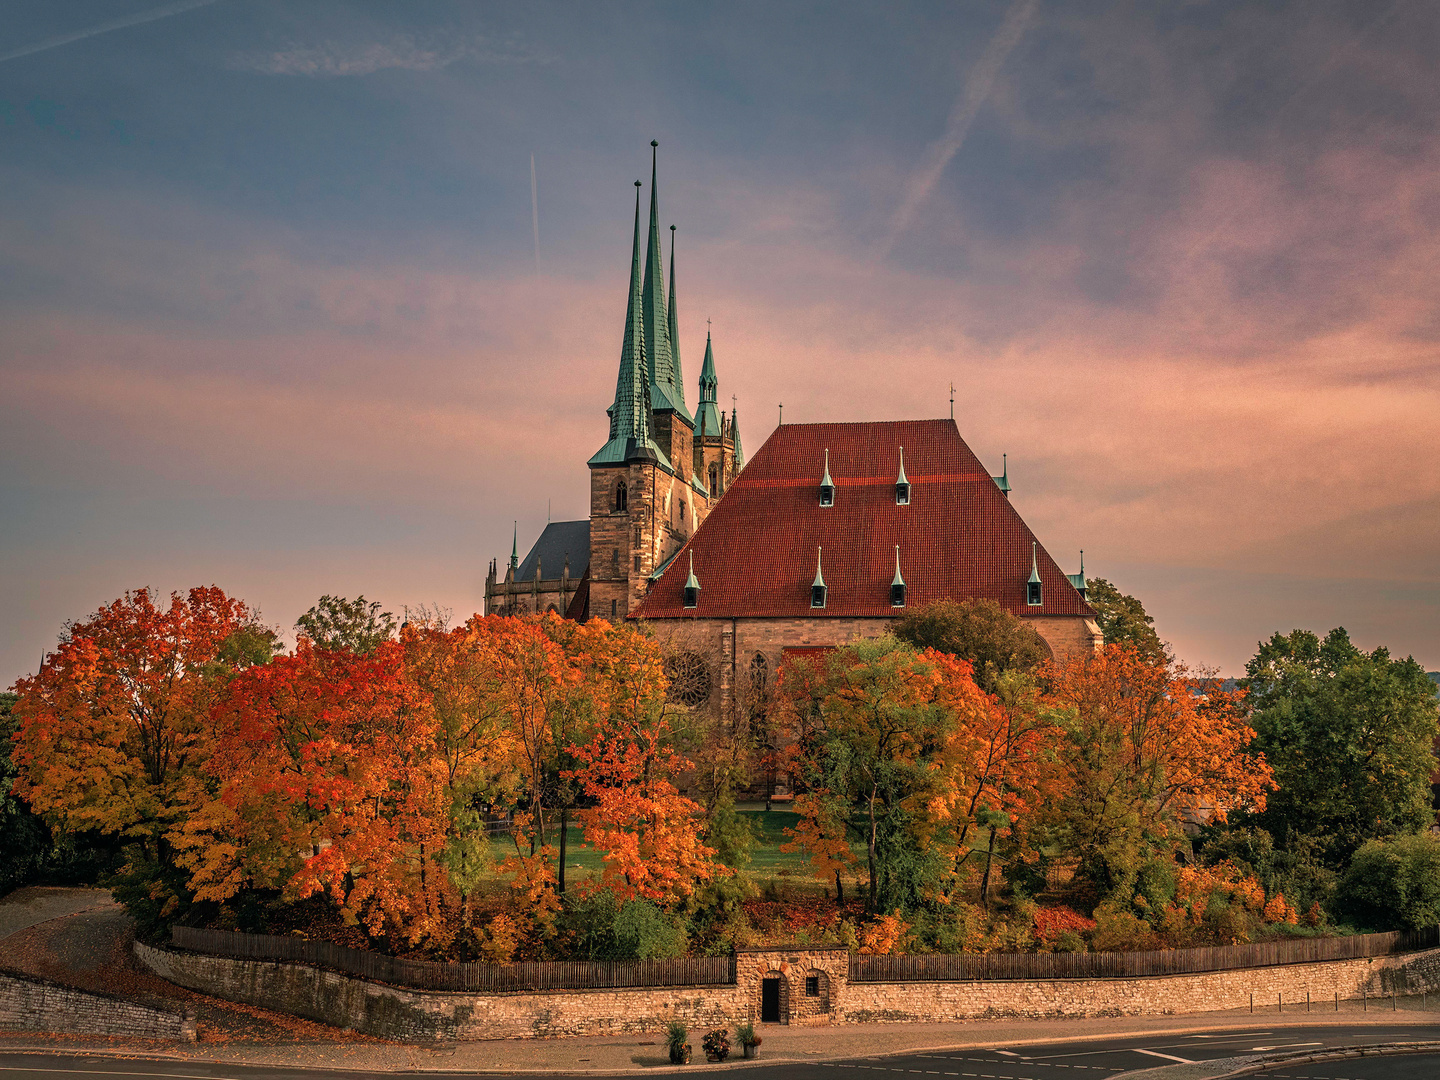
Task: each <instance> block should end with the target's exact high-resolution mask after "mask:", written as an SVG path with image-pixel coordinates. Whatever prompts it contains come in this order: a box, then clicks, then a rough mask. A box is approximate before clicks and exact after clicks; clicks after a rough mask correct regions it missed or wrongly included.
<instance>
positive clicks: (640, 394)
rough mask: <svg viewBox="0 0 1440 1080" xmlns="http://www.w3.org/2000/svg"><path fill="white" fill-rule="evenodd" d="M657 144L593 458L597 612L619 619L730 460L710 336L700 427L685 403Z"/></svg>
mask: <svg viewBox="0 0 1440 1080" xmlns="http://www.w3.org/2000/svg"><path fill="white" fill-rule="evenodd" d="M658 146H659V144H658V143H656V142H651V144H650V149H651V154H650V220H649V232H648V236H647V239H646V240H645V242H644V252H645V254H644V258H643V260H642V258H641V243H642V241H641V230H642V227H643V226H642V224H641V222H642V219H641V204H640V190H639V189H640V188H641V187H642V186H643V185H642V184H641V183H640V181H638V180H637V181H636V182H635V186H636V191H635V230H634V235H633V237H632V241H631V247H630V289H629V294H628V296H627V300H626V309H625V327H624V331H623V333H622V335H621V343H620V370H619V372H618V375H617V377H616V380H615V400H614V401H613V402H612V403H611V405H610V408H609V410H608V413H609V417H610V429H609V437H608V438H607V440H606V442H605V445H604V446H602V447H601V448H600V449H599V450H597V451H596V452H595V454H594V455H593V456H591V458H590V462H589V465H590V562H589V568H588V569H587V571H586V575H587V576H588V579H589V584H588V596H589V600H588V609H587V613H588V615H589V616H592V617H600V618H606V619H608V618H623V617H624V616H625V615H627V614H629V612H630V610H631V609H632V608H633V607H634V606H635V605H636V604H638V603H639V602H640V600H642V599H643V598H644V596H645V593H646V591H647V590H648V589H649V587H650V582H651V579H652V576H653V575H654V574H655V573H656V572H657V571H658V570H659V569H660V568H661V567H663V566H664V565H665V564H666V563H668V562H669V560H670V559H671V558H672V557H673V556H674V555H675V553H676V552H677V551H679V550H680V548H681V547H682V546H683V545H684V543H685V542H686V541H687V540H688V539H689V538H690V535H691V533H693V532H694V530H695V528H696V527H698V525H699V524H700V522H701V521H703V520H704V519H705V517H706V515H707V514H708V513H709V512H710V508H711V507H712V506H713V505H714V504H715V501H716V500H717V499H718V498H719V497H720V494H721V491H722V490H723V489H724V487H725V485H726V483H727V482H728V480H729V478H730V477H731V476H732V475H733V469H734V443H733V440H732V437H731V430H732V429H733V426H734V422H733V419H732V420H730V421H728V422H727V419H726V417H725V414H724V413H722V412H720V411H719V406H718V405H717V404H716V401H717V397H716V393H717V383H716V379H715V358H714V354H713V351H712V349H711V347H710V343H709V341H708V339H707V341H706V349H705V374H704V376H703V377H702V379H701V400H702V405H703V407H702V416H703V417H704V418H705V427H704V431H703V433H702V431H699V430H697V429H696V419H695V417H693V416H691V414H690V410H689V409H688V408H687V407H686V405H685V391H684V389H683V385H682V383H683V379H684V375H683V373H682V370H683V369H682V368H681V364H680V327H679V321H680V320H679V305H678V304H677V302H676V282H675V278H676V272H675V233H676V229H675V226H673V225H672V226H670V279H669V282H668V284H669V292H668V295H667V294H666V288H665V286H666V284H667V282H666V279H665V260H664V252H663V249H662V247H661V242H660V200H659V196H658V194H657V179H658V175H657V174H658V165H657V159H658Z"/></svg>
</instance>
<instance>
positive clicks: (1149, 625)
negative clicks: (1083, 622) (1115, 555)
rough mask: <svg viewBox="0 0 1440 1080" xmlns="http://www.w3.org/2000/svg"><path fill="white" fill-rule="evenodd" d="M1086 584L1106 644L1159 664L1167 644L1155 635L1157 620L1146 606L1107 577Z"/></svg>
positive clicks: (1093, 579) (1087, 594)
mask: <svg viewBox="0 0 1440 1080" xmlns="http://www.w3.org/2000/svg"><path fill="white" fill-rule="evenodd" d="M1086 585H1087V590H1086V597H1087V599H1088V600H1089V603H1090V606H1091V607H1093V608H1094V609H1095V614H1096V622H1097V623H1099V625H1100V633H1101V634H1102V635H1104V639H1105V644H1106V645H1128V646H1130V648H1132V649H1134V650H1135V651H1136V652H1138V653H1139V654H1140V655H1141V656H1145V657H1148V658H1150V659H1152V660H1157V661H1158V660H1160V659H1161V658H1162V657H1163V656H1164V655H1165V644H1164V642H1162V641H1161V640H1160V635H1159V634H1157V633H1156V632H1155V626H1154V623H1155V620H1154V618H1152V617H1151V616H1150V615H1149V614H1147V613H1146V611H1145V605H1144V604H1142V603H1140V601H1139V600H1137V599H1135V597H1133V596H1130V595H1128V594H1126V593H1122V592H1121V591H1120V590H1119V589H1117V588H1116V587H1115V586H1114V585H1112V584H1110V582H1108V581H1106V580H1105V579H1104V578H1090V579H1089V580H1088V581H1087V582H1086Z"/></svg>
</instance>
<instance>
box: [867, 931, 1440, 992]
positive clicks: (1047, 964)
mask: <svg viewBox="0 0 1440 1080" xmlns="http://www.w3.org/2000/svg"><path fill="white" fill-rule="evenodd" d="M1436 946H1440V926H1427V927H1424V928H1423V929H1420V930H1413V931H1404V932H1396V933H1390V934H1357V935H1353V936H1350V937H1334V938H1290V939H1287V940H1283V941H1260V942H1255V943H1254V944H1251V945H1221V946H1216V947H1213V948H1205V949H1161V950H1156V951H1154V952H1114V953H1104V952H1096V953H959V954H956V955H922V956H860V955H856V954H854V953H852V954H851V956H850V981H851V982H867V983H873V982H985V981H991V980H1002V979H1123V978H1144V977H1146V976H1151V975H1188V974H1194V973H1197V972H1204V971H1231V970H1235V969H1237V968H1255V967H1274V966H1277V965H1280V964H1309V963H1316V962H1318V961H1322V960H1354V959H1361V958H1365V957H1371V956H1389V955H1391V954H1392V953H1403V952H1413V951H1415V950H1417V949H1433V948H1435V947H1436Z"/></svg>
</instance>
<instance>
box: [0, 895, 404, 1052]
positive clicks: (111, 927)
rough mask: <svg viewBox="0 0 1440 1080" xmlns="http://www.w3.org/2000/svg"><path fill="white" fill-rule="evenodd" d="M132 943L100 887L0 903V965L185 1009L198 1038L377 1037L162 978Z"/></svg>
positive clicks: (324, 1040)
mask: <svg viewBox="0 0 1440 1080" xmlns="http://www.w3.org/2000/svg"><path fill="white" fill-rule="evenodd" d="M134 940H135V934H134V929H133V925H132V922H131V919H130V916H129V915H127V914H126V913H125V911H124V909H123V908H121V907H120V905H119V904H117V903H115V902H114V901H113V900H112V899H111V898H110V894H109V893H108V892H106V891H105V890H103V889H38V888H37V889H22V890H19V891H18V892H15V893H12V894H10V896H7V897H6V898H5V899H4V900H0V968H4V969H9V970H11V971H16V972H20V973H22V974H26V975H37V976H39V977H41V978H45V979H50V980H52V981H54V982H58V983H62V984H64V985H66V986H73V987H75V988H76V989H78V990H91V991H98V992H100V993H105V994H118V995H119V996H121V997H126V998H130V999H131V1000H133V1001H140V1002H143V1003H145V1004H147V1005H154V1006H159V1007H161V1008H169V1009H174V1008H181V1009H193V1010H194V1011H195V1018H196V1023H197V1027H198V1033H199V1037H200V1041H201V1042H205V1043H221V1044H223V1043H243V1044H253V1045H272V1046H273V1045H285V1044H315V1045H332V1046H333V1045H336V1044H355V1043H365V1044H378V1043H382V1042H383V1040H379V1039H372V1038H370V1037H368V1036H365V1035H359V1034H357V1033H355V1032H352V1031H344V1030H341V1029H340V1028H332V1027H329V1026H327V1025H325V1024H317V1023H314V1022H312V1021H309V1020H302V1019H300V1018H299V1017H295V1016H287V1015H285V1014H284V1013H277V1012H271V1011H270V1010H268V1009H258V1008H253V1007H252V1006H249V1005H241V1004H238V1003H236V1002H230V1001H222V1000H220V999H219V998H213V997H208V996H206V995H204V994H197V993H194V992H193V991H190V990H186V989H184V988H182V987H179V986H176V985H175V984H174V983H170V982H166V981H165V980H164V979H162V978H160V976H158V975H156V974H155V973H154V972H152V971H150V970H149V969H148V968H145V967H144V966H143V965H141V964H140V962H139V961H138V960H136V958H135V954H134V951H133V949H132V947H131V946H132V943H133V942H134Z"/></svg>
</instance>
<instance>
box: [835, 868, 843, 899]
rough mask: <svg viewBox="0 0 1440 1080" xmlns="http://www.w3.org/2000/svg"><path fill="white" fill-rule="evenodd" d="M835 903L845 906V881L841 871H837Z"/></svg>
mask: <svg viewBox="0 0 1440 1080" xmlns="http://www.w3.org/2000/svg"><path fill="white" fill-rule="evenodd" d="M835 903H837V904H839V905H840V906H841V907H844V906H845V883H844V882H842V881H841V880H840V871H839V870H836V871H835Z"/></svg>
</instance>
